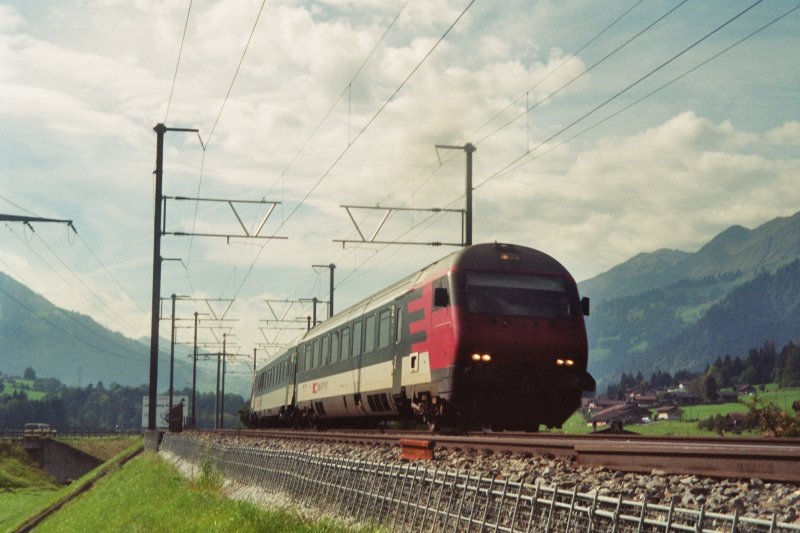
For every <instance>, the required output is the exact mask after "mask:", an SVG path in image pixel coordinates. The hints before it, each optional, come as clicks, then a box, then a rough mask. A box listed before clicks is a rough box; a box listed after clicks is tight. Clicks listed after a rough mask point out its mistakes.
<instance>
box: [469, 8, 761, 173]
mask: <svg viewBox="0 0 800 533" xmlns="http://www.w3.org/2000/svg"><path fill="white" fill-rule="evenodd" d="M763 1H764V0H757V1H756V2H754V3H753V4H751V5H750V6H748V7H746V8H745V9H743V10H742V11H740V12H739V13H737V14H736V15H734V16H733V17H731V18H729V19H728V20H726V21H725V22H723V23H722V24H720V25H719V26H717V27H716V28H714V29H713V30H711V31H710V32H708V33H706V34H705V35H704V36H702V37H700V38H699V39H697V40H696V41H694V42H693V43H692V44H690V45H689V46H687V47H685V48H684V49H682V50H681V51H680V52H678V53H677V54H674V55H673V56H672V57H670V58H669V59H667V60H666V61H664V62H662V63H660V64H659V65H658V66H656V67H655V68H653V69H651V70H650V71H649V72H647V73H646V74H644V75H643V76H640V77H639V78H638V79H636V80H635V81H634V82H632V83H630V84H628V85H626V86H625V87H623V88H622V89H620V90H618V91H617V92H616V93H614V94H613V95H611V96H610V97H608V98H607V99H605V100H604V101H603V102H601V103H600V104H597V105H596V106H594V107H593V108H592V109H590V110H589V111H587V112H585V113H584V114H582V115H581V116H580V117H578V118H576V119H575V120H573V121H572V122H570V123H569V124H567V125H566V126H564V127H563V128H561V129H560V130H558V131H557V132H556V133H554V134H552V135H550V136H549V137H548V138H546V139H545V140H543V141H541V142H540V143H539V144H538V145H536V146H535V147H534V148H532V149H530V150H528V151H527V152H525V153H524V154H522V155H521V156H519V157H518V158H516V159H515V160H513V161H512V162H511V163H509V164H507V165H506V166H504V167H503V168H502V169H500V170H499V171H497V172H495V173H493V174H491V175H490V176H489V177H487V178H486V179H484V180H483V181H481V182H480V183H478V184H477V185H476V186H475V187H474V188H473V189H479V188H480V187H482V186H483V185H485V184H486V183H488V182H489V181H491V180H493V179H495V178H496V177H497V176H498V175H500V174H501V173H503V172H504V171H505V170H506V169H508V168H510V167H512V166H514V165H515V164H516V163H518V162H519V161H521V160H523V159H525V158H526V157H528V156H529V154H531V153H533V152H534V151H536V150H537V149H539V148H541V147H542V146H544V145H546V144H547V143H549V142H550V141H552V140H553V139H555V138H556V137H558V136H559V135H561V134H562V133H564V132H565V131H567V130H569V129H570V128H572V127H573V126H575V125H576V124H578V123H580V122H581V121H583V120H585V119H586V118H588V117H589V116H591V115H592V114H594V113H595V112H597V111H598V110H599V109H602V108H603V107H605V106H606V105H608V104H609V103H611V102H613V101H614V100H616V99H617V98H619V97H620V96H622V95H623V94H625V93H626V92H628V91H629V90H631V89H632V88H634V87H635V86H637V85H639V84H640V83H641V82H643V81H644V80H646V79H648V78H649V77H650V76H652V75H653V74H655V73H656V72H658V71H660V70H661V69H663V68H664V67H666V66H667V65H669V64H670V63H672V62H674V61H675V60H676V59H678V58H679V57H681V56H683V55H684V54H685V53H686V52H688V51H689V50H691V49H693V48H695V47H696V46H697V45H699V44H700V43H702V42H704V41H705V40H706V39H708V38H709V37H711V36H712V35H714V34H715V33H717V32H718V31H720V30H722V29H723V28H725V27H726V26H728V25H729V24H731V23H732V22H733V21H735V20H737V19H738V18H740V17H741V16H743V15H744V14H745V13H747V12H748V11H750V10H751V9H753V8H754V7H756V6H757V5H758V4H760V3H762V2H763Z"/></svg>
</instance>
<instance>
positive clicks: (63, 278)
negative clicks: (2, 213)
mask: <svg viewBox="0 0 800 533" xmlns="http://www.w3.org/2000/svg"><path fill="white" fill-rule="evenodd" d="M6 227H7V228H8V229H9V231H11V233H13V234H14V236H15V237H17V238H18V239H19V240H20V241H21V242H22V243H23V244H25V245H26V246H27V247H28V250H29V251H30V252H31V253H33V255H35V256H36V257H38V258H39V260H40V261H41V262H42V264H44V266H46V267H47V268H48V269H50V270H51V271H52V272H53V273H54V274H55V275H56V276H58V277H59V278H60V279H61V281H63V282H64V283H65V284H66V285H68V286H69V287H70V288H72V290H73V291H74V292H75V294H77V295H79V296H80V297H81V298H83V299H84V301H86V303H88V304H89V305H93V304H92V302H90V301H89V299H88V298H86V296H85V295H84V294H83V293H82V292H80V291H79V290H77V288H76V287H75V286H74V285H73V284H72V283H70V282H69V280H67V279H66V278H65V277H64V276H63V275H62V274H61V272H59V271H58V270H56V269H55V268H54V267H53V266H52V265H51V264H50V263H49V262H48V261H47V260H45V258H44V257H42V256H41V255H40V254H39V253H38V252H37V251H36V250H35V249H33V248H32V247H31V245H30V243H29V242H27V241H26V240H25V239H24V238H23V237H21V236H20V235H18V234H17V232H16V231H14V230H13V229H12V228H11V227H9V226H8V224H6ZM34 235H36V237H37V238H38V239H39V241H40V242H41V243H42V244H43V245H44V246H45V248H47V249H48V250H49V251H50V253H51V254H52V255H53V256H54V257H55V258H56V259H58V260H59V261H60V262H61V264H62V265H63V266H64V267H65V268H66V269H67V270H68V271H70V272H71V273H72V275H73V276H74V277H75V278H76V279H78V281H79V282H81V283H83V282H82V281H81V280H80V279H79V278H78V277H77V275H76V274H75V273H74V272H72V270H71V269H70V268H69V267H68V266H67V265H66V264H65V263H64V261H62V260H61V258H60V257H58V255H57V254H56V253H55V252H54V251H53V250H52V248H50V247H49V246H48V245H47V243H46V242H44V240H42V238H41V237H39V236H38V234H36V233H35V232H34ZM20 279H21V278H20ZM84 287H86V285H85V284H84ZM86 289H87V290H88V291H89V292H90V293H92V294H93V295H94V296H95V297H96V298H97V299H98V301H99V302H100V304H101V305H103V306H106V307H107V305H106V304H105V302H103V301H102V300H101V299H100V298H99V297H98V296H97V294H95V293H94V291H92V290H91V289H90V288H89V287H86ZM117 319H118V320H120V322H121V324H123V325H124V326H125V328H124V329H129V330H132V328H130V326H129V325H128V324H127V323H126V322H125V319H123V318H122V317H121V316H119V315H117Z"/></svg>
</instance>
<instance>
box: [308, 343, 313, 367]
mask: <svg viewBox="0 0 800 533" xmlns="http://www.w3.org/2000/svg"><path fill="white" fill-rule="evenodd" d="M312 356H313V354H312V353H311V344H306V370H311V369H312V368H314V367H313V363H314V359H313V357H312Z"/></svg>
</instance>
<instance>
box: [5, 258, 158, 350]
mask: <svg viewBox="0 0 800 533" xmlns="http://www.w3.org/2000/svg"><path fill="white" fill-rule="evenodd" d="M4 264H5V263H4ZM5 268H6V269H7V270H8V271H9V272H12V273H13V274H14V276H16V277H17V279H18V280H20V281H21V282H23V283H24V284H25V285H28V283H27V282H26V281H25V280H24V278H23V277H21V276H20V275H19V274H18V273H17V272H14V271H13V269H11V268H10V267H9V266H8V265H7V264H5ZM29 290H30V289H29ZM0 291H2V292H3V293H4V294H5V295H6V296H7V297H8V298H10V299H11V300H13V301H14V302H15V303H17V304H18V305H19V306H20V307H22V308H23V309H26V310H27V311H29V312H30V313H31V314H32V315H34V316H35V317H36V318H39V319H41V320H43V321H44V322H47V323H48V324H50V325H51V326H53V327H55V328H56V329H58V330H59V331H61V332H62V333H66V334H67V335H69V336H71V337H74V338H76V339H78V340H79V341H81V342H83V343H84V344H86V345H88V346H91V347H93V348H96V349H98V350H103V351H105V352H109V353H111V352H110V351H109V350H108V349H107V348H103V347H100V346H98V345H96V344H92V343H89V342H88V341H85V339H84V338H83V337H79V336H78V335H75V334H74V333H71V332H69V331H67V330H65V329H64V328H62V327H60V326H59V325H57V324H55V323H53V322H52V321H50V320H48V319H47V318H45V317H44V316H43V315H42V314H41V313H38V312H36V311H35V310H34V309H31V308H30V307H29V306H28V305H26V304H25V303H23V302H21V301H20V300H18V299H17V298H16V297H14V295H12V294H11V293H9V292H8V291H6V290H5V289H3V288H1V287H0ZM53 307H54V308H55V309H56V311H57V312H58V314H59V316H61V317H63V318H66V319H68V320H70V321H71V322H74V323H76V324H77V325H78V326H79V327H81V328H82V329H84V330H86V331H87V332H89V333H90V334H92V335H94V336H95V337H97V338H99V339H100V340H102V341H104V342H105V343H107V344H109V345H111V346H115V347H116V348H119V349H121V350H122V351H124V352H127V353H129V354H133V355H135V356H137V357H139V356H141V354H140V353H138V352H134V351H133V350H131V349H130V348H128V347H126V346H123V345H121V344H119V343H117V342H115V341H113V340H111V339H109V338H108V337H106V336H103V335H101V334H100V333H98V332H97V331H95V330H93V329H91V328H90V327H89V326H88V325H86V324H84V323H82V322H80V321H79V320H78V319H77V318H76V317H75V316H74V314H72V313H69V312H67V311H66V310H64V309H61V308H60V307H58V306H56V305H53ZM100 327H102V326H100ZM143 349H144V348H143ZM116 355H119V356H121V357H126V358H129V359H130V358H131V357H130V356H126V355H122V354H119V353H118V354H116Z"/></svg>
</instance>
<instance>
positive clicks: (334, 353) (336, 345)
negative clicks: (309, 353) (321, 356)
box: [331, 331, 339, 363]
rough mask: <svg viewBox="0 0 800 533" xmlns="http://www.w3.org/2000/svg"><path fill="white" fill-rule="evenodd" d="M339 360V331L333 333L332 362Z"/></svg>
mask: <svg viewBox="0 0 800 533" xmlns="http://www.w3.org/2000/svg"><path fill="white" fill-rule="evenodd" d="M338 360H339V332H338V331H334V332H333V333H331V363H335V362H336V361H338Z"/></svg>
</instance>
